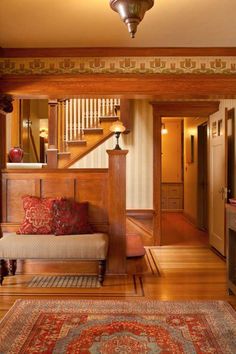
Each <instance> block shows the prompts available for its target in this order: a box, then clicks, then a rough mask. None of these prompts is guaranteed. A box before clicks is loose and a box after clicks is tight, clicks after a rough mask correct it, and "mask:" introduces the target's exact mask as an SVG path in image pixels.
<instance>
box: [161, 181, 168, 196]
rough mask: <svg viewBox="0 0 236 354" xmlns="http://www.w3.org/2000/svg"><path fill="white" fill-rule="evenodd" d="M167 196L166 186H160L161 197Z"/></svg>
mask: <svg viewBox="0 0 236 354" xmlns="http://www.w3.org/2000/svg"><path fill="white" fill-rule="evenodd" d="M167 194H168V186H167V185H166V184H162V186H161V195H162V197H164V198H165V197H167Z"/></svg>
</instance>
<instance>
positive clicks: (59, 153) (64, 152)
mask: <svg viewBox="0 0 236 354" xmlns="http://www.w3.org/2000/svg"><path fill="white" fill-rule="evenodd" d="M57 154H58V155H70V154H71V152H70V151H60V152H58V153H57Z"/></svg>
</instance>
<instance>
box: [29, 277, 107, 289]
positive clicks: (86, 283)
mask: <svg viewBox="0 0 236 354" xmlns="http://www.w3.org/2000/svg"><path fill="white" fill-rule="evenodd" d="M100 286H101V285H100V283H99V281H98V277H97V276H96V275H94V276H93V275H50V276H35V277H33V278H32V279H31V280H30V282H29V283H28V287H29V288H100Z"/></svg>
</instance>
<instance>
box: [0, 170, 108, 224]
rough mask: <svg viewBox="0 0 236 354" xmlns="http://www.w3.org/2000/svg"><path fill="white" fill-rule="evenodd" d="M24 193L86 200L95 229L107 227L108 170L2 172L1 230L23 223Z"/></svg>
mask: <svg viewBox="0 0 236 354" xmlns="http://www.w3.org/2000/svg"><path fill="white" fill-rule="evenodd" d="M27 194H28V195H35V196H38V197H65V198H71V199H74V200H76V201H79V202H82V201H88V202H89V221H90V222H91V224H92V225H93V227H94V228H95V230H97V231H107V230H108V170H107V169H96V170H95V169H93V170H89V169H84V170H72V169H70V170H67V171H65V170H64V171H63V170H17V171H16V170H9V171H7V170H5V171H3V172H2V223H3V225H2V226H3V230H6V229H8V230H14V229H15V228H16V227H18V224H20V223H21V222H22V219H23V216H24V210H23V207H22V197H23V196H24V195H27Z"/></svg>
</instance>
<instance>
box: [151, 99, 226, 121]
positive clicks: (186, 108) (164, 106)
mask: <svg viewBox="0 0 236 354" xmlns="http://www.w3.org/2000/svg"><path fill="white" fill-rule="evenodd" d="M151 104H152V105H153V107H154V108H155V110H156V112H157V114H158V115H159V116H161V117H163V116H165V117H208V116H209V115H211V114H213V113H215V112H217V111H218V110H219V104H220V102H219V101H189V102H187V101H176V102H174V101H171V102H151Z"/></svg>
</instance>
